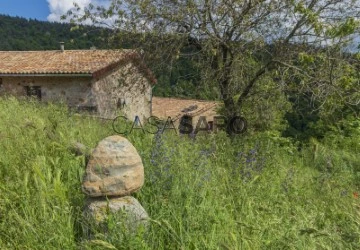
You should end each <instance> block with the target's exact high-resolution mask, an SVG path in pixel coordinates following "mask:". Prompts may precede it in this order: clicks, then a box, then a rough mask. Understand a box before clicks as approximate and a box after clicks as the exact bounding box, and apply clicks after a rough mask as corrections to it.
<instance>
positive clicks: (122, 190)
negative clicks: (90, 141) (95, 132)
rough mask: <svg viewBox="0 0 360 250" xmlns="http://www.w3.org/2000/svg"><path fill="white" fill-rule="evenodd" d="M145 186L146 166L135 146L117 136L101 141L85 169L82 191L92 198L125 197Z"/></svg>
mask: <svg viewBox="0 0 360 250" xmlns="http://www.w3.org/2000/svg"><path fill="white" fill-rule="evenodd" d="M143 184H144V167H143V164H142V161H141V158H140V156H139V154H138V153H137V151H136V149H135V148H134V146H133V145H132V144H131V143H130V142H129V141H128V140H127V139H125V138H124V137H122V136H119V135H114V136H110V137H107V138H105V139H103V140H102V141H100V142H99V144H98V145H97V146H96V148H95V149H94V150H93V152H92V154H91V156H90V159H89V162H88V164H87V167H86V172H85V175H84V179H83V183H82V189H83V192H84V193H85V194H87V195H88V196H90V197H101V196H126V195H130V194H132V193H134V192H136V191H138V190H139V189H140V188H141V187H142V186H143Z"/></svg>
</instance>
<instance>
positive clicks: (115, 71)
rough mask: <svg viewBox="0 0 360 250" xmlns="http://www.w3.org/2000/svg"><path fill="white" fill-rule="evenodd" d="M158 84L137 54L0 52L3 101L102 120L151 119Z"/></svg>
mask: <svg viewBox="0 0 360 250" xmlns="http://www.w3.org/2000/svg"><path fill="white" fill-rule="evenodd" d="M155 82H156V79H155V77H154V75H153V74H152V73H151V71H150V70H149V69H148V68H147V67H146V66H145V65H144V63H143V62H142V59H141V57H140V55H139V54H138V53H136V52H135V51H133V50H96V49H95V50H64V47H63V46H62V47H61V49H60V50H56V51H23V52H21V51H0V96H1V95H14V96H19V97H20V96H31V97H35V98H37V99H39V100H41V101H44V102H50V101H56V102H63V103H66V104H67V105H68V106H69V107H72V108H75V109H77V110H86V111H90V112H93V113H96V114H98V115H100V116H102V117H108V118H113V117H115V116H116V115H120V114H121V115H126V116H127V117H128V119H130V120H133V119H134V118H135V116H139V118H141V119H145V118H147V117H149V116H150V115H151V100H152V87H153V85H154V84H155Z"/></svg>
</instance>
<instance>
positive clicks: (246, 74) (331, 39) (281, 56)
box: [64, 0, 360, 116]
mask: <svg viewBox="0 0 360 250" xmlns="http://www.w3.org/2000/svg"><path fill="white" fill-rule="evenodd" d="M104 2H105V3H107V5H106V6H94V5H89V6H88V7H87V8H85V9H84V10H81V9H80V8H79V6H78V5H76V4H75V7H74V9H73V10H71V11H69V13H68V15H67V17H70V19H71V20H72V21H74V22H83V21H85V20H87V19H90V20H91V21H92V22H93V23H94V24H100V25H101V24H102V25H103V24H106V25H111V26H112V28H114V29H116V30H118V31H121V34H132V37H133V38H134V37H137V39H133V42H134V43H133V44H136V45H137V47H139V48H141V49H143V50H144V51H145V52H146V53H147V54H146V56H147V57H148V58H149V60H152V62H157V64H158V65H159V66H160V67H168V62H169V61H172V60H178V59H179V58H180V57H182V56H183V51H184V48H189V47H191V48H193V49H194V50H196V57H197V58H198V59H199V61H200V62H201V63H202V64H201V69H202V76H201V77H202V80H203V81H204V82H206V83H207V84H208V85H209V86H210V87H215V88H217V89H218V90H219V91H220V95H221V99H222V100H223V101H224V104H225V110H226V114H227V115H229V116H232V115H234V114H238V113H239V112H241V111H242V109H243V107H244V104H245V102H246V101H249V100H250V97H251V96H254V95H258V94H261V93H257V92H255V91H254V90H255V89H257V88H256V86H257V85H258V84H259V83H261V80H262V79H264V78H266V77H269V76H274V75H276V76H277V84H278V86H280V87H283V88H287V87H293V86H294V84H295V85H296V84H297V86H296V87H295V88H292V90H294V89H295V91H296V93H297V94H301V93H302V91H303V90H306V93H310V94H311V95H314V96H317V97H318V98H322V97H325V98H326V97H328V96H329V95H333V93H330V92H331V91H337V90H340V92H337V93H336V94H338V95H340V96H342V95H343V90H342V89H341V86H342V84H343V83H342V82H341V80H340V78H338V79H337V78H336V77H333V74H335V72H334V70H333V68H332V70H329V71H322V72H321V73H319V72H318V71H316V70H315V71H314V72H312V73H313V74H312V75H311V81H307V82H304V81H302V80H301V79H302V78H304V77H305V79H308V75H309V73H308V72H307V71H308V69H309V68H308V67H307V64H311V63H312V60H313V59H312V56H308V55H307V54H308V52H309V50H310V51H317V50H318V49H319V48H322V49H323V50H328V51H331V53H324V54H323V55H324V56H325V58H324V61H326V62H329V61H342V60H343V58H342V53H341V52H342V49H343V48H344V46H346V45H347V41H348V40H349V37H351V36H352V35H353V34H354V33H355V32H356V30H357V28H358V21H357V19H356V18H357V17H358V16H359V9H360V3H359V1H358V0H342V1H339V0H284V1H278V0H199V1H198V0H188V1H180V0H145V1H144V0H122V1H119V0H111V1H103V3H104ZM64 18H66V17H64ZM109 20H115V22H112V23H109V22H108V21H109ZM123 38H124V36H123V37H120V39H123ZM125 39H126V36H125ZM299 57H301V58H300V60H299ZM244 58H245V59H246V60H244ZM335 59H336V60H335ZM156 60H157V61H156ZM299 61H300V62H302V63H303V64H300V63H299ZM331 64H332V63H330V65H331ZM330 69H331V66H330ZM290 71H291V72H296V73H295V74H296V75H297V76H298V77H300V80H299V82H300V83H301V84H304V85H306V87H302V86H299V83H293V84H288V83H287V81H289V80H292V77H293V76H292V75H289V72H290ZM313 83H318V84H315V85H313ZM356 83H357V84H358V80H357V82H356ZM301 84H300V85H301ZM330 86H337V87H336V88H332V87H330ZM350 88H351V87H350ZM263 91H266V88H263ZM309 91H310V92H309ZM323 92H326V93H327V94H326V95H323Z"/></svg>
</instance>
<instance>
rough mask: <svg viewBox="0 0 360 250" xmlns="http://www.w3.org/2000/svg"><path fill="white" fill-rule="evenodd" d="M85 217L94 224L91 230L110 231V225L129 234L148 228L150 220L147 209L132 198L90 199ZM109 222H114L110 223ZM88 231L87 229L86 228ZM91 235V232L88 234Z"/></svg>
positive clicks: (85, 210)
mask: <svg viewBox="0 0 360 250" xmlns="http://www.w3.org/2000/svg"><path fill="white" fill-rule="evenodd" d="M84 215H85V217H86V220H87V221H88V222H90V224H92V226H91V227H89V228H92V229H94V228H98V229H101V230H103V231H105V232H106V231H108V229H109V228H108V224H107V223H110V224H112V225H113V227H114V226H115V227H117V228H119V229H122V230H124V229H126V231H127V232H130V233H135V232H137V230H138V229H139V227H143V228H146V226H147V222H148V219H149V216H148V214H147V213H146V211H145V209H144V208H143V207H142V206H141V204H140V203H139V201H138V200H136V199H135V198H134V197H132V196H125V197H116V198H109V199H106V198H89V199H88V200H87V203H86V206H85V209H84ZM109 220H112V221H111V222H109ZM85 230H86V228H85ZM86 234H88V235H89V234H90V235H91V232H89V230H88V232H86Z"/></svg>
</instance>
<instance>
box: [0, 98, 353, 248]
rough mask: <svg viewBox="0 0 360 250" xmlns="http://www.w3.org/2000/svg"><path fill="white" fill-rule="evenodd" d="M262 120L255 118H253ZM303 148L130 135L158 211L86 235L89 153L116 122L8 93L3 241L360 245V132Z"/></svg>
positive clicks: (17, 244)
mask: <svg viewBox="0 0 360 250" xmlns="http://www.w3.org/2000/svg"><path fill="white" fill-rule="evenodd" d="M249 126H251V124H250V125H249ZM354 133H355V134H352V135H349V136H344V135H329V136H327V137H325V138H324V139H323V140H322V141H321V142H319V141H316V140H312V141H311V142H309V143H308V144H306V145H302V146H301V147H300V146H299V145H298V144H297V143H294V142H292V141H291V140H289V139H286V138H283V137H281V136H279V135H277V134H276V133H265V132H263V133H252V132H248V133H247V134H245V135H241V136H238V137H235V138H232V139H231V138H229V137H227V136H226V135H225V134H224V133H217V134H208V135H199V136H197V137H195V138H188V137H187V136H177V135H174V133H173V132H170V133H164V134H157V135H151V134H143V133H142V132H141V131H140V130H137V131H134V132H133V133H132V134H129V135H128V136H127V138H128V139H129V140H130V141H131V142H132V143H133V144H134V146H135V147H136V148H137V150H138V152H139V154H140V155H141V157H142V160H143V164H144V168H145V185H144V187H143V188H142V189H141V191H139V192H138V193H137V194H135V195H134V196H135V197H136V198H137V199H138V200H139V201H140V203H141V204H142V205H143V207H144V208H145V209H146V211H147V212H148V213H149V216H150V218H151V220H150V224H149V227H148V230H147V231H146V232H142V231H139V232H138V233H137V234H136V235H130V234H128V233H127V232H126V231H124V230H122V229H121V228H119V227H118V226H117V224H116V223H111V221H109V232H108V233H107V234H104V233H103V232H98V233H97V234H96V235H95V237H94V238H93V239H91V240H90V239H86V238H85V237H84V236H83V235H82V226H83V219H82V207H83V204H84V199H85V196H84V194H83V193H82V192H81V179H82V175H83V173H84V170H85V158H84V156H76V155H74V154H73V153H72V152H71V150H69V147H70V145H71V144H72V143H73V142H81V143H83V144H85V145H86V146H88V147H95V145H96V144H97V142H98V141H99V140H101V139H103V138H104V137H106V136H109V135H113V134H114V132H113V129H112V126H111V123H110V122H106V121H99V120H94V119H91V118H85V117H79V116H74V115H73V114H72V113H71V112H70V111H69V110H68V109H67V108H66V107H64V106H58V105H51V104H48V105H40V104H38V103H36V102H25V101H21V100H16V99H13V98H3V99H0V249H21V250H24V249H47V250H48V249H360V199H359V198H358V193H359V191H360V157H359V155H360V144H359V141H360V131H358V130H357V132H356V131H355V132H354Z"/></svg>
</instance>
